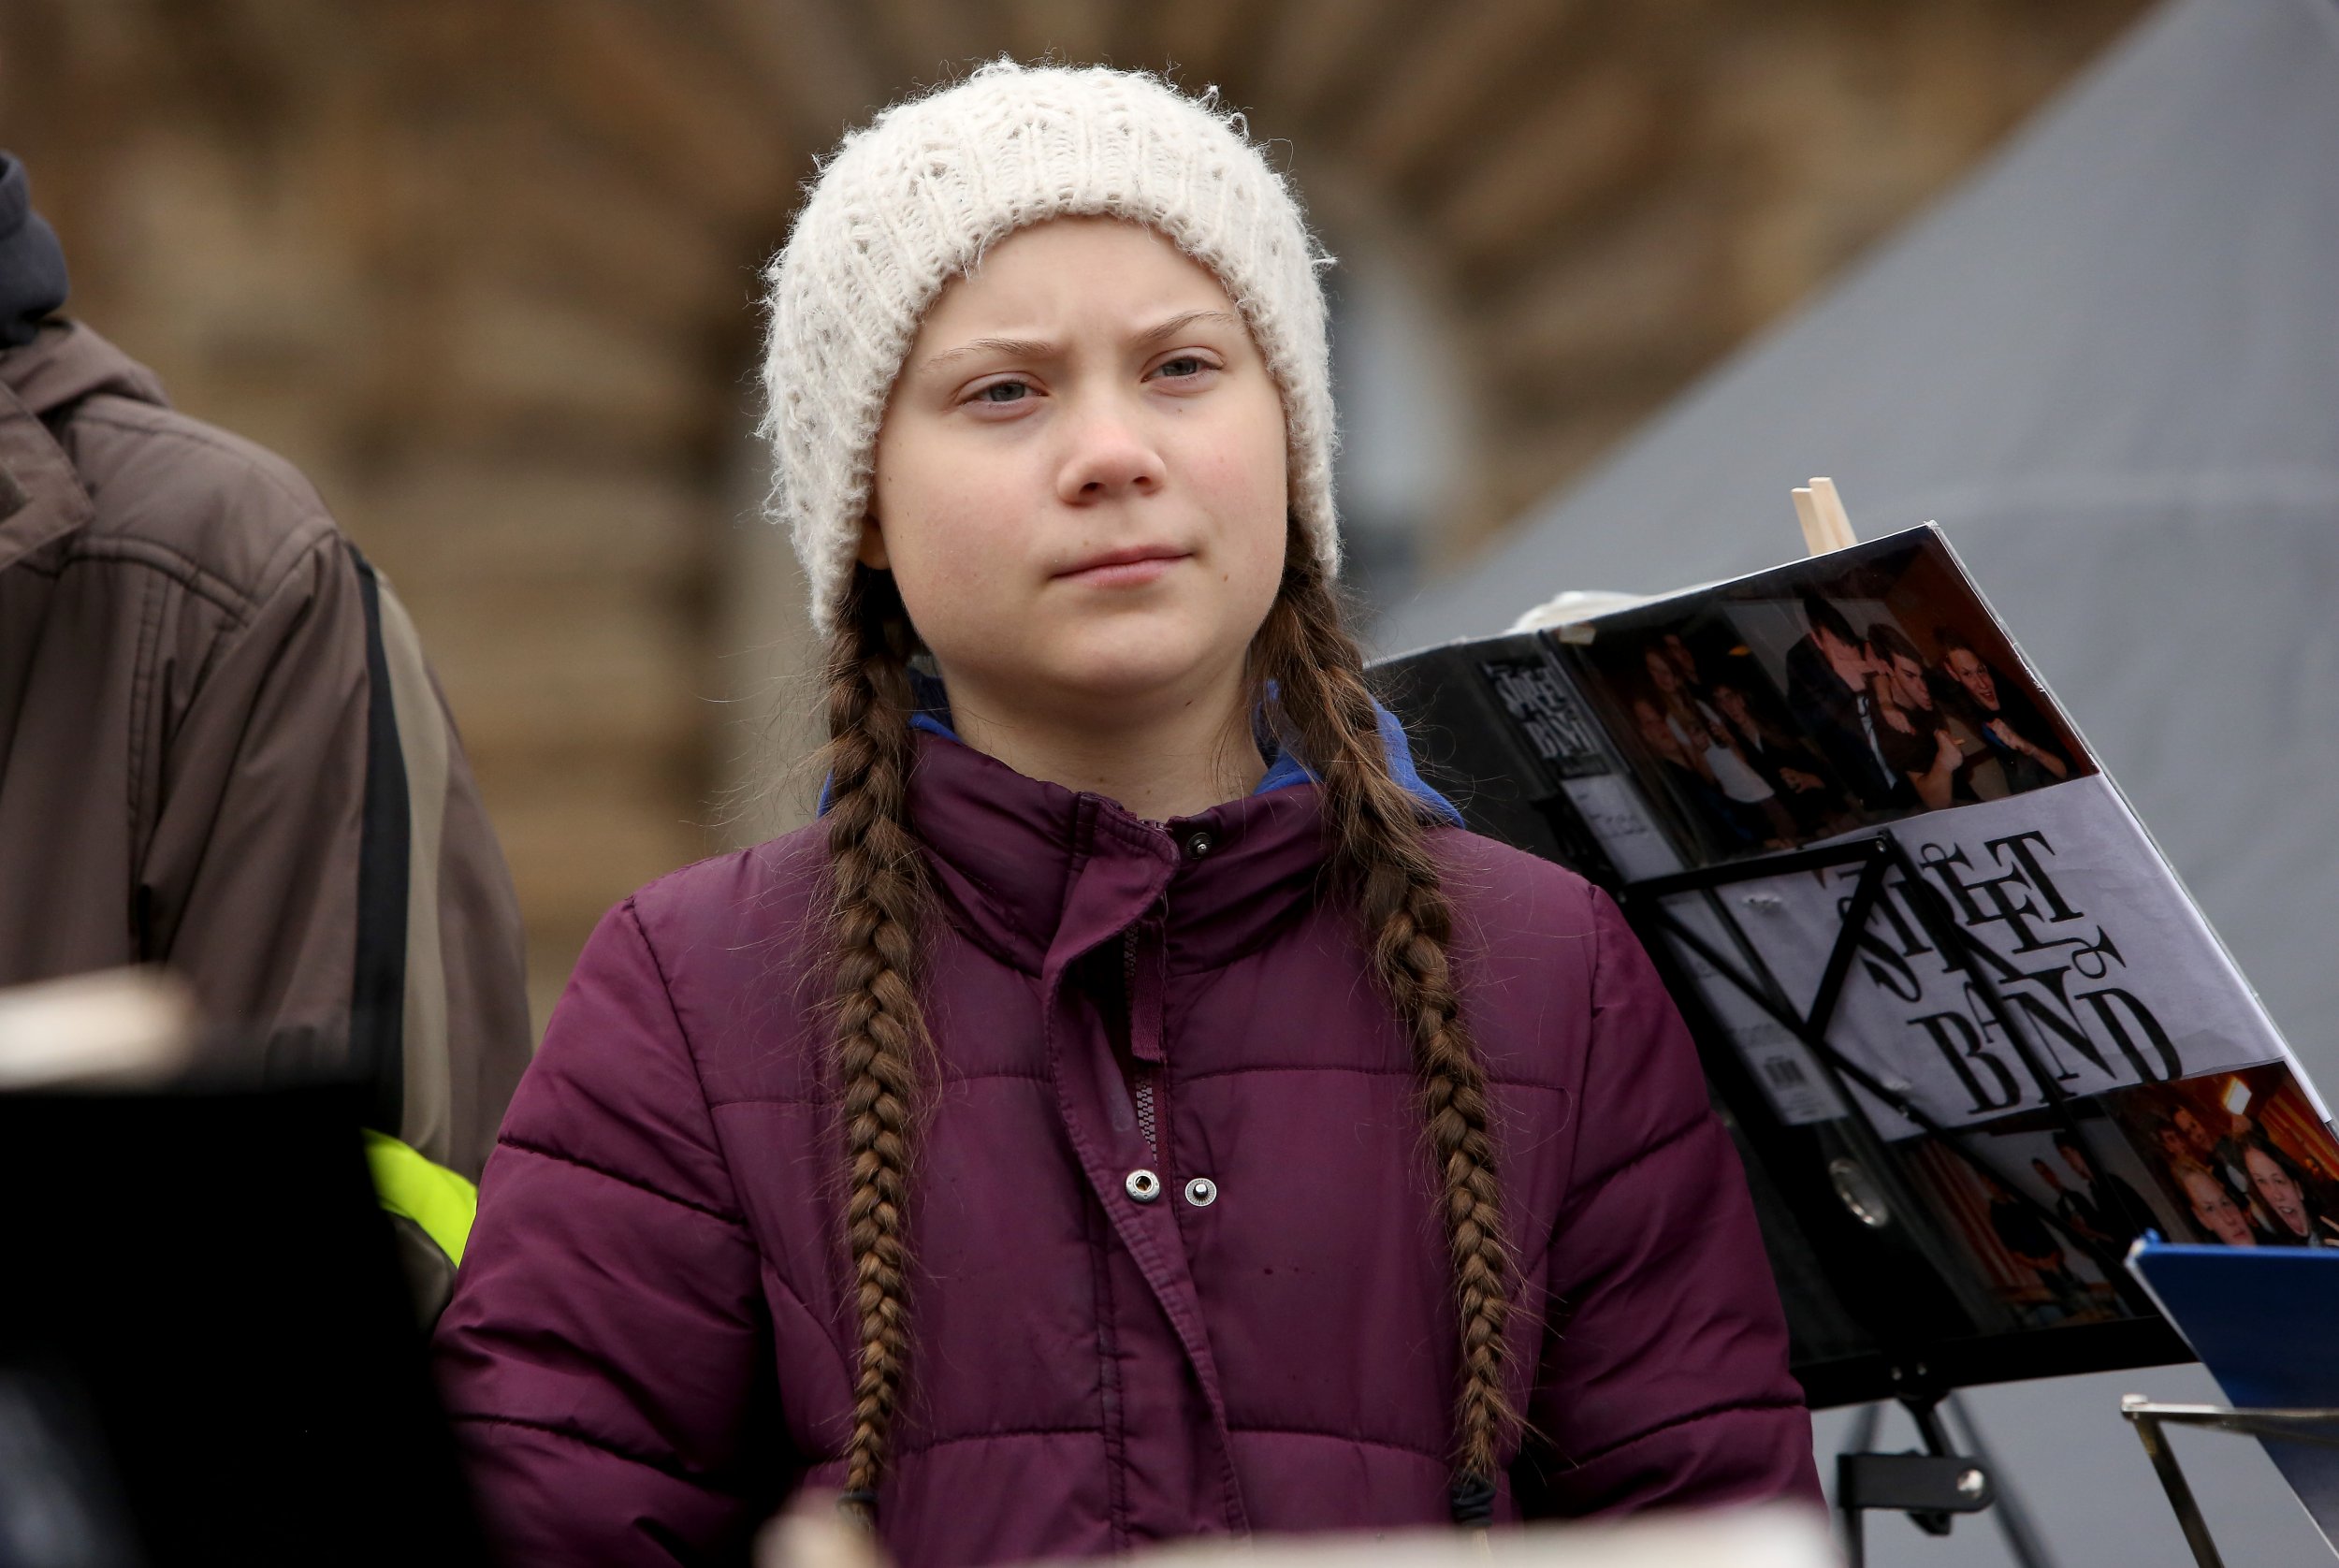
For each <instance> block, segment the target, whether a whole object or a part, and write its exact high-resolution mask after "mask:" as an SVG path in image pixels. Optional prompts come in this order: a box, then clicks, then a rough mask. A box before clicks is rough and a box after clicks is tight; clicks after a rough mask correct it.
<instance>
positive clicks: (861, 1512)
mask: <svg viewBox="0 0 2339 1568" xmlns="http://www.w3.org/2000/svg"><path fill="white" fill-rule="evenodd" d="M910 648H911V632H910V630H909V620H908V615H907V614H906V613H905V612H904V611H903V609H902V604H901V599H900V596H899V595H898V593H897V592H896V591H895V590H894V588H893V577H892V575H891V574H890V573H878V572H871V571H868V570H866V569H860V570H857V571H856V573H855V577H854V583H853V588H852V589H851V592H850V598H849V600H848V602H847V603H846V605H845V607H844V611H843V613H842V614H841V615H840V616H839V617H838V618H837V629H836V631H835V633H834V634H833V635H832V636H831V638H830V642H829V663H828V729H829V745H828V755H827V759H826V760H827V763H828V769H829V783H828V801H827V813H826V821H827V826H828V849H829V878H830V907H829V941H830V951H831V953H832V956H833V961H834V964H835V977H836V994H835V1003H836V1013H835V1040H836V1065H837V1073H838V1077H839V1079H840V1080H841V1083H842V1091H843V1103H842V1110H843V1123H844V1134H845V1152H846V1158H847V1162H848V1174H849V1182H850V1186H849V1189H848V1192H847V1197H846V1206H845V1236H846V1242H847V1245H848V1246H849V1247H850V1251H851V1256H852V1270H853V1280H854V1310H855V1314H856V1317H857V1323H856V1328H857V1333H858V1339H859V1344H860V1365H859V1369H858V1372H857V1376H856V1379H855V1382H854V1386H853V1423H852V1432H851V1435H850V1438H849V1439H848V1441H847V1444H846V1450H845V1491H844V1495H843V1497H842V1499H841V1500H840V1506H841V1507H842V1508H843V1509H844V1510H845V1511H846V1513H848V1514H849V1515H850V1516H853V1517H858V1518H859V1519H860V1520H861V1521H862V1522H864V1524H870V1525H874V1524H875V1522H876V1517H877V1488H878V1482H879V1478H880V1477H881V1476H882V1475H883V1474H884V1471H885V1465H886V1459H887V1456H888V1449H889V1445H890V1440H891V1438H892V1435H893V1417H894V1414H895V1411H896V1408H897V1407H898V1404H899V1402H900V1399H901V1391H902V1377H903V1372H904V1369H905V1367H906V1365H907V1362H908V1353H909V1318H908V1302H907V1297H908V1273H909V1246H908V1236H907V1234H906V1230H907V1227H906V1223H905V1220H906V1213H907V1208H908V1183H909V1145H910V1137H911V1125H910V1123H911V1111H912V1107H913V1106H914V1105H915V1103H916V1100H917V1092H918V1086H919V1084H920V1082H921V1081H922V1077H921V1069H922V1067H923V1066H924V1062H923V1057H924V1055H925V1053H926V1050H927V1037H926V1031H925V1021H924V1018H923V1015H922V1013H921V1012H920V1010H919V1007H918V999H917V996H916V994H915V992H914V990H913V989H912V985H913V978H914V976H915V974H916V971H917V959H918V942H919V931H920V926H921V923H922V918H923V909H924V904H925V870H924V865H923V862H922V861H921V860H920V858H919V851H918V846H917V841H916V839H915V838H914V837H913V836H912V835H911V833H910V830H909V825H908V798H909V772H910V765H911V762H912V759H913V758H914V757H915V755H916V748H915V744H914V741H913V738H912V735H911V732H910V728H909V718H910V714H911V712H912V711H913V699H912V696H911V692H910V686H909V653H910Z"/></svg>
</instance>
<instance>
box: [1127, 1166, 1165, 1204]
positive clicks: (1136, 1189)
mask: <svg viewBox="0 0 2339 1568" xmlns="http://www.w3.org/2000/svg"><path fill="white" fill-rule="evenodd" d="M1121 1185H1122V1186H1123V1187H1124V1188H1126V1189H1127V1192H1128V1195H1129V1196H1130V1197H1131V1198H1135V1199H1137V1200H1138V1201H1139V1202H1140V1203H1151V1202H1152V1201H1153V1200H1154V1199H1155V1198H1159V1197H1160V1196H1161V1178H1160V1177H1158V1176H1156V1175H1155V1174H1154V1173H1153V1172H1152V1171H1150V1170H1132V1171H1130V1172H1129V1173H1128V1175H1127V1176H1126V1178H1124V1179H1123V1180H1122V1183H1121Z"/></svg>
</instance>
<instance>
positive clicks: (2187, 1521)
mask: <svg viewBox="0 0 2339 1568" xmlns="http://www.w3.org/2000/svg"><path fill="white" fill-rule="evenodd" d="M2121 1414H2123V1415H2125V1416H2127V1417H2128V1421H2129V1422H2130V1423H2131V1424H2132V1425H2133V1426H2134V1427H2135V1429H2136V1437H2137V1440H2138V1441H2139V1442H2141V1443H2142V1444H2143V1445H2144V1454H2145V1457H2146V1458H2148V1459H2151V1460H2152V1468H2153V1472H2154V1474H2157V1475H2158V1476H2159V1477H2160V1489H2161V1490H2162V1491H2164V1492H2167V1493H2168V1494H2169V1506H2170V1507H2171V1508H2172V1509H2173V1510H2175V1512H2176V1522H2177V1525H2178V1528H2180V1529H2182V1530H2183V1531H2184V1532H2185V1544H2186V1546H2190V1547H2192V1548H2193V1561H2195V1562H2196V1563H2198V1564H2200V1568H2225V1559H2223V1558H2221V1557H2219V1556H2218V1555H2217V1543H2216V1542H2215V1541H2213V1540H2211V1539H2210V1537H2209V1522H2208V1521H2207V1520H2206V1519H2204V1518H2202V1517H2201V1505H2200V1504H2199V1503H2195V1502H2194V1501H2193V1488H2192V1486H2191V1484H2190V1483H2188V1482H2187V1481H2186V1479H2185V1472H2184V1470H2183V1468H2182V1467H2180V1466H2179V1465H2178V1464H2177V1462H2176V1452H2175V1450H2174V1449H2172V1448H2171V1447H2170V1446H2169V1434H2168V1433H2167V1432H2165V1431H2163V1430H2160V1421H2159V1417H2157V1416H2153V1415H2151V1414H2149V1413H2148V1412H2145V1411H2141V1410H2134V1409H2128V1410H2123V1411H2122V1412H2121Z"/></svg>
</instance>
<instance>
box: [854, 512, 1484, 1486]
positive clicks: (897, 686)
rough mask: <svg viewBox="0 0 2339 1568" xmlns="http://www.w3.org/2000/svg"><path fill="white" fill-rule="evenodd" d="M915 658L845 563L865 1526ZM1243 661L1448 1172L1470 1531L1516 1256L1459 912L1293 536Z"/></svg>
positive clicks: (902, 1355) (919, 904) (892, 1134)
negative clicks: (1400, 1041)
mask: <svg viewBox="0 0 2339 1568" xmlns="http://www.w3.org/2000/svg"><path fill="white" fill-rule="evenodd" d="M915 647H916V642H915V634H914V633H913V632H912V631H911V629H910V626H909V619H908V614H907V613H906V612H905V611H904V609H903V607H902V602H901V598H900V596H899V594H898V593H897V592H896V591H895V589H894V587H893V578H892V576H891V575H890V574H889V573H882V572H872V571H869V570H867V569H865V568H860V569H856V571H855V573H854V581H853V586H852V588H851V589H850V594H849V597H848V601H847V603H846V605H845V608H844V613H843V614H842V615H841V616H840V617H839V619H838V626H837V630H836V632H835V634H834V635H833V636H832V637H831V639H830V646H829V666H828V721H829V747H828V754H827V761H828V765H829V776H830V782H829V789H828V814H827V827H828V843H829V855H830V865H831V870H830V876H831V882H832V892H831V902H830V912H829V940H830V949H831V952H832V954H833V959H834V963H835V977H836V993H835V995H836V1024H835V1046H836V1057H837V1070H838V1072H839V1075H840V1078H841V1081H842V1092H843V1096H842V1108H843V1124H844V1138H845V1152H846V1158H847V1161H848V1170H849V1189H848V1197H847V1201H846V1240H847V1243H848V1245H849V1247H850V1252H851V1257H852V1277H853V1280H854V1288H855V1293H856V1294H855V1302H854V1310H855V1314H856V1325H857V1333H858V1339H859V1344H860V1367H859V1372H858V1375H857V1378H856V1381H855V1384H854V1388H853V1424H852V1431H851V1434H850V1438H849V1440H848V1442H847V1445H846V1455H845V1460H846V1473H845V1488H846V1490H845V1494H844V1500H843V1506H844V1507H845V1508H846V1510H847V1511H848V1512H849V1513H851V1514H854V1515H856V1516H858V1517H861V1518H863V1519H864V1520H874V1518H875V1515H876V1504H877V1496H876V1494H877V1486H878V1481H879V1476H880V1475H881V1474H882V1473H883V1471H884V1469H885V1464H886V1459H887V1455H888V1449H889V1445H890V1438H891V1435H892V1430H893V1416H894V1412H895V1410H896V1408H897V1406H898V1403H899V1400H900V1395H901V1390H902V1378H903V1371H904V1367H905V1365H906V1363H907V1359H908V1349H909V1334H908V1321H909V1319H908V1299H907V1297H908V1241H907V1236H906V1226H905V1210H906V1201H907V1194H908V1165H909V1147H910V1141H911V1138H912V1133H913V1126H912V1118H911V1113H910V1108H911V1106H912V1104H913V1102H914V1098H915V1096H916V1094H917V1091H918V1088H919V1086H920V1084H921V1083H922V1082H923V1072H924V1070H925V1067H926V1063H925V1061H924V1057H925V1054H926V1053H927V1052H928V1050H929V1041H928V1039H927V1037H926V1034H925V1027H924V1024H923V1018H922V1016H921V1014H920V1011H919V1008H918V1001H917V996H916V993H915V969H916V963H917V958H918V947H919V929H920V924H921V921H922V917H923V907H924V904H925V893H926V887H925V882H924V873H923V866H922V864H921V863H920V861H919V858H918V849H917V845H916V842H915V840H914V838H913V837H912V835H911V834H910V831H909V828H908V820H907V809H908V779H909V771H910V763H911V758H912V755H913V745H912V738H911V732H910V728H909V719H910V715H911V712H912V711H913V710H912V698H911V695H910V684H909V659H910V656H911V654H912V652H913V651H914V650H915ZM1251 654H1252V657H1251V667H1252V678H1253V681H1254V683H1255V686H1256V687H1257V690H1258V692H1259V694H1260V696H1261V698H1262V699H1263V700H1264V701H1265V702H1266V704H1267V705H1266V720H1267V722H1268V724H1269V726H1270V728H1271V731H1272V732H1273V733H1274V735H1275V738H1276V739H1277V741H1278V742H1279V743H1280V744H1281V745H1283V746H1285V747H1286V748H1291V749H1292V750H1293V751H1294V752H1295V753H1296V754H1297V755H1298V756H1300V757H1301V758H1304V759H1305V760H1306V761H1307V762H1308V764H1309V767H1310V769H1311V771H1312V772H1313V773H1314V774H1315V777H1317V779H1318V780H1319V781H1320V788H1321V792H1322V798H1323V808H1324V814H1325V820H1326V821H1327V823H1328V824H1329V827H1330V828H1331V836H1332V847H1331V850H1330V854H1329V864H1328V867H1327V869H1328V871H1329V875H1330V880H1331V886H1332V887H1333V888H1334V889H1335V890H1336V892H1337V893H1339V895H1340V896H1342V897H1344V898H1345V899H1346V900H1347V901H1348V902H1349V903H1350V904H1351V905H1352V906H1353V907H1354V908H1355V909H1356V911H1357V913H1358V918H1359V921H1360V923H1361V925H1362V929H1363V936H1364V939H1365V946H1366V950H1367V952H1368V953H1369V956H1370V959H1371V964H1372V968H1373V975H1374V978H1375V979H1376V980H1378V982H1379V984H1380V986H1381V988H1382V990H1383V992H1384V993H1385V994H1386V995H1387V997H1388V999H1389V1002H1390V1004H1391V1005H1392V1006H1393V1008H1394V1009H1395V1010H1396V1013H1397V1016H1398V1018H1399V1020H1400V1021H1401V1023H1402V1024H1403V1026H1404V1029H1405V1032H1406V1035H1407V1037H1408V1038H1410V1040H1411V1041H1412V1045H1413V1054H1414V1062H1415V1066H1416V1069H1417V1071H1418V1074H1419V1078H1420V1084H1421V1096H1422V1106H1423V1111H1424V1116H1425V1119H1426V1121H1427V1124H1428V1134H1429V1142H1430V1146H1431V1154H1432V1155H1433V1157H1434V1159H1435V1161H1436V1164H1437V1169H1438V1172H1439V1174H1440V1176H1441V1178H1442V1181H1443V1187H1444V1197H1443V1204H1442V1207H1443V1211H1444V1218H1445V1222H1446V1240H1447V1243H1448V1247H1449V1250H1450V1252H1451V1255H1452V1258H1453V1270H1454V1299H1455V1305H1456V1308H1457V1315H1458V1320H1459V1327H1460V1382H1459V1387H1458V1389H1457V1393H1456V1400H1455V1455H1454V1462H1455V1476H1454V1484H1453V1494H1452V1504H1453V1513H1454V1517H1455V1520H1456V1522H1458V1523H1461V1524H1467V1525H1477V1526H1483V1525H1485V1524H1486V1523H1487V1522H1489V1519H1490V1517H1491V1515H1492V1509H1493V1500H1494V1476H1495V1470H1496V1464H1497V1458H1496V1456H1497V1454H1498V1453H1499V1451H1500V1449H1501V1447H1502V1444H1503V1439H1504V1432H1505V1431H1506V1430H1507V1429H1508V1428H1509V1426H1510V1425H1511V1424H1512V1422H1513V1419H1514V1417H1513V1415H1512V1412H1511V1410H1510V1408H1509V1404H1508V1401H1507V1400H1506V1398H1505V1395H1504V1387H1503V1384H1504V1324H1505V1320H1506V1318H1507V1316H1508V1312H1509V1297H1508V1286H1509V1278H1510V1270H1511V1261H1510V1256H1509V1252H1508V1248H1507V1244H1506V1242H1505V1241H1504V1231H1503V1223H1502V1188H1501V1185H1500V1183H1498V1182H1497V1180H1496V1175H1495V1155H1494V1143H1493V1137H1492V1134H1491V1132H1490V1130H1489V1126H1488V1120H1489V1107H1488V1099H1487V1084H1486V1071H1485V1068H1484V1067H1483V1066H1482V1065H1481V1063H1480V1062H1479V1060H1478V1055H1477V1053H1476V1051H1475V1047H1474V1046H1473V1044H1472V1041H1471V1038H1470V1032H1469V1029H1468V1027H1467V1025H1466V1024H1464V1022H1463V1019H1462V1016H1461V1007H1460V999H1459V997H1458V995H1457V994H1456V991H1455V985H1454V976H1453V971H1452V966H1451V965H1450V963H1449V961H1448V958H1447V947H1448V944H1449V943H1450V941H1451V939H1452V936H1453V925H1454V917H1453V908H1452V906H1451V905H1450V904H1449V903H1448V902H1447V900H1446V893H1445V892H1444V890H1443V889H1442V887H1441V886H1440V885H1439V879H1438V871H1437V864H1436V861H1435V859H1434V858H1433V857H1432V855H1431V852H1430V848H1429V843H1428V838H1427V835H1426V831H1425V827H1424V823H1423V820H1422V818H1421V816H1420V813H1419V810H1418V807H1417V805H1416V801H1415V800H1414V797H1413V796H1412V795H1411V793H1410V792H1409V791H1407V790H1406V789H1405V787H1404V786H1403V785H1402V784H1400V783H1399V782H1397V780H1396V779H1395V778H1394V777H1391V775H1390V773H1389V768H1388V761H1387V750H1386V748H1384V746H1383V744H1382V741H1381V738H1380V734H1379V728H1378V714H1377V713H1376V711H1375V709H1374V707H1373V698H1372V695H1371V693H1370V692H1369V691H1368V690H1366V687H1365V683H1364V672H1363V660H1362V656H1361V654H1360V653H1359V651H1358V647H1357V644H1356V642H1355V640H1354V639H1353V638H1351V637H1350V636H1349V634H1348V632H1346V630H1345V629H1344V626H1343V624H1342V618H1341V613H1340V607H1339V603H1338V601H1337V600H1336V599H1335V598H1334V596H1333V592H1332V589H1331V586H1330V584H1329V582H1328V581H1327V579H1326V577H1325V575H1324V572H1323V569H1322V567H1321V566H1320V565H1319V564H1318V563H1317V561H1316V559H1315V552H1314V550H1312V549H1311V548H1309V547H1307V545H1306V544H1305V543H1304V541H1302V540H1300V539H1298V538H1296V537H1295V538H1294V540H1293V541H1292V544H1291V547H1290V548H1288V549H1287V550H1286V565H1285V569H1284V576H1283V583H1282V588H1281V591H1280V592H1279V593H1278V594H1277V596H1276V599H1275V603H1274V605H1273V607H1272V608H1271V610H1270V611H1269V612H1268V616H1267V619H1266V621H1265V623H1264V624H1263V625H1262V626H1261V627H1260V628H1259V632H1258V634H1257V638H1256V639H1255V640H1254V642H1253V645H1252V650H1251Z"/></svg>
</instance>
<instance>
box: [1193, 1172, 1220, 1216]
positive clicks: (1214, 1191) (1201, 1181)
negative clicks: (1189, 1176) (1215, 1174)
mask: <svg viewBox="0 0 2339 1568" xmlns="http://www.w3.org/2000/svg"><path fill="white" fill-rule="evenodd" d="M1185 1200H1186V1201H1187V1202H1188V1203H1191V1204H1193V1205H1194V1207H1196V1208H1197V1209H1207V1208H1209V1207H1210V1206H1211V1205H1212V1204H1213V1203H1215V1202H1217V1201H1218V1183H1215V1182H1213V1181H1212V1180H1211V1179H1210V1178H1209V1177H1207V1176H1197V1177H1195V1178H1194V1180H1192V1181H1191V1182H1188V1183H1186V1184H1185Z"/></svg>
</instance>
